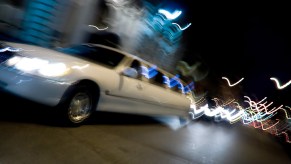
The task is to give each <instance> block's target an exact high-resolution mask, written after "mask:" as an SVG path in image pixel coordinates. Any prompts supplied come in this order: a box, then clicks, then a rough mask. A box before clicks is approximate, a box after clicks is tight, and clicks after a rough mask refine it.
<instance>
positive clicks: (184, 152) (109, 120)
mask: <svg viewBox="0 0 291 164" xmlns="http://www.w3.org/2000/svg"><path fill="white" fill-rule="evenodd" d="M8 100H9V101H10V102H9V101H8ZM0 102H1V107H0V109H1V110H0V111H1V113H0V164H10V163H12V164H14V163H22V164H26V163H27V164H34V163H37V164H39V163H42V164H46V163H48V164H52V163H54V164H57V163H62V164H66V163H68V164H69V163H70V164H74V163H77V164H78V163H82V164H85V163H86V164H89V163H92V164H96V163H98V164H99V163H102V164H104V163H105V164H107V163H118V164H131V163H133V164H143V163H144V164H171V163H172V164H180V163H186V164H189V163H193V164H200V163H205V164H215V163H216V164H240V163H242V164H252V163H256V164H257V163H264V164H274V163H280V164H290V163H291V152H290V147H291V146H290V145H291V144H290V145H289V144H286V143H284V142H281V140H278V139H277V138H275V137H272V136H270V135H269V134H267V133H265V132H262V131H259V130H257V129H254V128H251V127H247V126H244V125H242V124H240V123H237V124H235V125H230V124H228V123H215V122H213V121H210V120H206V119H199V120H195V121H192V122H190V123H189V124H188V125H186V126H180V125H179V122H178V121H177V119H175V118H169V119H164V120H163V121H162V120H157V119H154V118H149V117H141V116H133V115H125V114H112V113H96V115H94V116H93V117H92V120H90V121H89V122H88V124H85V125H83V126H81V127H77V128H69V127H62V126H58V124H56V122H55V121H54V119H53V117H54V115H53V114H51V112H50V110H49V109H48V108H45V107H43V106H40V105H36V104H33V103H30V102H27V101H23V100H20V99H15V97H12V96H8V95H3V94H1V95H0ZM5 106H6V107H5Z"/></svg>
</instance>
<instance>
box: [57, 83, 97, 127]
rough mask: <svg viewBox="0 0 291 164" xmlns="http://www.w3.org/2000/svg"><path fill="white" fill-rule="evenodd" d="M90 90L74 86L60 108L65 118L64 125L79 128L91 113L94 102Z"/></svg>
mask: <svg viewBox="0 0 291 164" xmlns="http://www.w3.org/2000/svg"><path fill="white" fill-rule="evenodd" d="M94 100H95V96H94V94H93V93H92V92H91V91H90V88H88V87H86V86H83V85H81V86H76V87H75V88H74V89H73V91H72V92H71V93H70V94H69V95H68V97H67V99H66V100H65V101H64V103H62V105H61V106H60V107H61V108H62V109H60V110H61V111H63V116H64V117H65V123H66V124H69V125H70V126H79V125H80V124H82V123H83V122H85V121H86V120H87V119H88V118H89V117H90V116H91V114H92V113H93V111H94V108H95V105H96V101H94Z"/></svg>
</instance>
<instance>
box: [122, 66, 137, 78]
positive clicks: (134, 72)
mask: <svg viewBox="0 0 291 164" xmlns="http://www.w3.org/2000/svg"><path fill="white" fill-rule="evenodd" d="M122 74H123V75H124V76H128V77H132V78H137V77H138V73H137V70H136V69H134V68H126V69H125V70H123V72H122Z"/></svg>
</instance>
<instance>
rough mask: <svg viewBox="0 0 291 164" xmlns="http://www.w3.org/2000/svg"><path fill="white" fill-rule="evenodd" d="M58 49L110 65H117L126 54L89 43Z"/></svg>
mask: <svg viewBox="0 0 291 164" xmlns="http://www.w3.org/2000/svg"><path fill="white" fill-rule="evenodd" d="M57 51H59V52H62V53H66V54H70V55H73V56H77V57H80V58H83V59H85V60H90V61H93V62H95V63H99V64H100V63H101V64H104V65H106V66H110V67H115V66H117V65H118V64H119V63H120V61H121V60H122V59H123V58H124V55H123V54H120V53H118V52H115V51H112V50H109V49H105V48H102V47H93V46H89V45H77V46H72V47H67V48H58V49H57Z"/></svg>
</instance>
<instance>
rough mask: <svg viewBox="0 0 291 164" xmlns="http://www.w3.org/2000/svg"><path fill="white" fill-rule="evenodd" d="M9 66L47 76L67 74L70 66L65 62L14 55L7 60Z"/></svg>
mask: <svg viewBox="0 0 291 164" xmlns="http://www.w3.org/2000/svg"><path fill="white" fill-rule="evenodd" d="M6 65H7V66H11V67H14V68H16V69H18V70H20V71H23V72H25V73H30V74H34V75H41V76H45V77H59V76H63V75H65V74H67V73H68V72H69V70H70V69H69V68H68V67H67V66H66V65H65V64H64V63H50V62H49V61H47V60H43V59H38V58H28V57H22V56H14V57H12V58H10V59H9V60H7V62H6Z"/></svg>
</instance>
